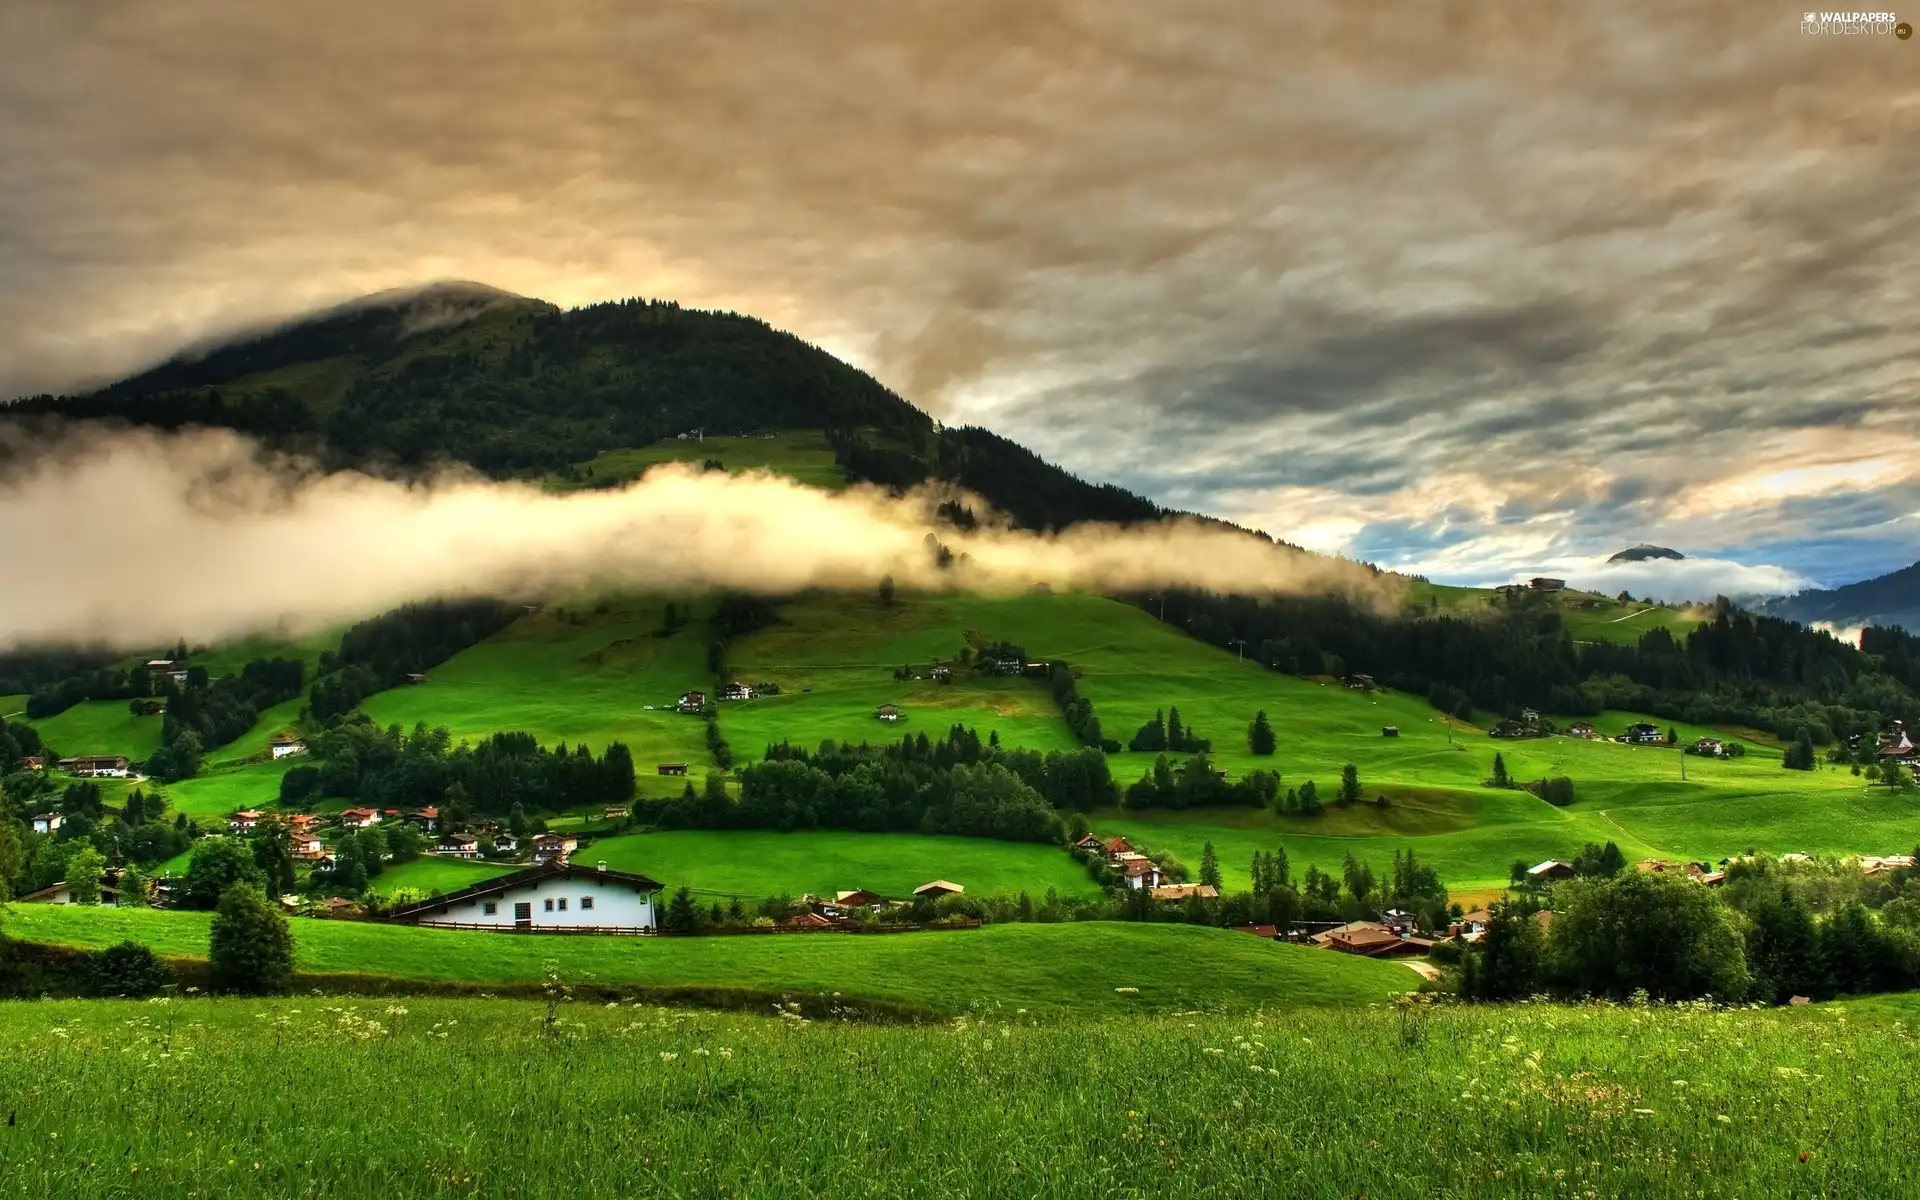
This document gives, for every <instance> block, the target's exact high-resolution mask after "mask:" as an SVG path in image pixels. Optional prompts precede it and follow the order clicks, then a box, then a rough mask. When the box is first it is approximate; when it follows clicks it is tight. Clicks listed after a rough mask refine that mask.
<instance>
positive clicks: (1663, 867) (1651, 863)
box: [1633, 858, 1673, 875]
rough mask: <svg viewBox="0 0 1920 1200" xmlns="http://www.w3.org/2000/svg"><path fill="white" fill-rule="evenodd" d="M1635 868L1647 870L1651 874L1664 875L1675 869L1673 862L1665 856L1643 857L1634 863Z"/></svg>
mask: <svg viewBox="0 0 1920 1200" xmlns="http://www.w3.org/2000/svg"><path fill="white" fill-rule="evenodd" d="M1633 869H1634V870H1636V871H1645V872H1647V873H1648V874H1650V875H1662V874H1665V873H1666V872H1668V871H1671V870H1673V864H1672V863H1670V862H1668V861H1667V860H1666V859H1664V858H1643V859H1641V860H1640V861H1639V862H1638V863H1635V864H1634V868H1633Z"/></svg>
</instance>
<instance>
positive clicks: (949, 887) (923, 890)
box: [913, 879, 967, 896]
mask: <svg viewBox="0 0 1920 1200" xmlns="http://www.w3.org/2000/svg"><path fill="white" fill-rule="evenodd" d="M966 890H967V889H966V888H963V887H961V886H960V885H959V884H957V883H949V882H947V881H946V880H944V879H936V880H934V881H933V882H932V883H923V884H921V885H920V886H919V887H917V888H915V889H913V894H914V895H916V896H924V895H926V894H927V893H928V892H938V891H947V892H955V893H958V892H964V891H966Z"/></svg>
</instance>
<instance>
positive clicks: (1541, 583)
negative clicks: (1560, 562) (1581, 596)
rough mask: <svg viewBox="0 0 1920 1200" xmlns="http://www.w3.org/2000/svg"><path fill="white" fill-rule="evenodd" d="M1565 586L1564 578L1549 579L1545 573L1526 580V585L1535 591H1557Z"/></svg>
mask: <svg viewBox="0 0 1920 1200" xmlns="http://www.w3.org/2000/svg"><path fill="white" fill-rule="evenodd" d="M1566 586H1567V581H1566V580H1564V579H1550V578H1548V577H1547V576H1545V575H1536V576H1534V577H1533V578H1532V579H1529V580H1527V587H1528V588H1529V589H1531V590H1533V591H1536V592H1557V591H1560V590H1561V589H1563V588H1565V587H1566Z"/></svg>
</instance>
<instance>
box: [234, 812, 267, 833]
mask: <svg viewBox="0 0 1920 1200" xmlns="http://www.w3.org/2000/svg"><path fill="white" fill-rule="evenodd" d="M261 815H262V814H261V812H260V810H259V809H256V808H243V809H241V810H240V811H239V812H237V813H235V814H233V815H232V816H230V817H228V818H227V830H228V832H230V833H252V832H253V831H254V830H256V829H258V828H259V827H260V817H261Z"/></svg>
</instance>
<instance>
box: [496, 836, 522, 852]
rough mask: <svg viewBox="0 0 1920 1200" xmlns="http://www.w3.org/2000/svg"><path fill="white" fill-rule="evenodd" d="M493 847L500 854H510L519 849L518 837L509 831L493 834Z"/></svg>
mask: <svg viewBox="0 0 1920 1200" xmlns="http://www.w3.org/2000/svg"><path fill="white" fill-rule="evenodd" d="M493 848H494V850H495V851H496V852H497V853H500V854H512V853H513V852H514V851H516V850H518V849H520V839H519V838H517V837H515V836H513V835H512V834H510V833H496V834H494V835H493Z"/></svg>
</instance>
